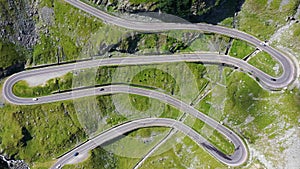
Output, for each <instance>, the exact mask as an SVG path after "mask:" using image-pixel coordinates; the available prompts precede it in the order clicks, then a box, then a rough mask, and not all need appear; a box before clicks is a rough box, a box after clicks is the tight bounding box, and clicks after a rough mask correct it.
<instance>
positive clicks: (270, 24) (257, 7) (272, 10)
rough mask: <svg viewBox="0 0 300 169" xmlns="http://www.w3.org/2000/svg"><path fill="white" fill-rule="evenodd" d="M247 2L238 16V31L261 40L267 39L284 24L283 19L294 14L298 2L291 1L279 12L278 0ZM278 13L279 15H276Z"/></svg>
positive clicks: (249, 0)
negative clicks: (269, 2)
mask: <svg viewBox="0 0 300 169" xmlns="http://www.w3.org/2000/svg"><path fill="white" fill-rule="evenodd" d="M267 2H268V0H247V1H245V3H244V5H243V7H242V10H241V12H240V13H239V15H238V25H239V29H240V30H242V31H245V32H247V33H250V34H252V35H254V36H256V37H257V38H259V39H261V40H267V39H269V38H270V37H271V36H272V34H273V33H274V32H275V31H276V30H277V29H279V28H280V27H281V26H283V25H284V24H286V21H285V19H286V18H287V17H288V16H292V15H293V14H295V12H296V9H297V6H298V5H299V1H298V0H291V1H289V3H288V4H287V5H284V6H283V7H282V9H281V10H280V8H279V7H280V3H281V1H280V0H274V1H271V4H270V6H268V3H267ZM278 13H280V15H278Z"/></svg>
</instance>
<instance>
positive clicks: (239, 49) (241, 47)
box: [229, 40, 255, 59]
mask: <svg viewBox="0 0 300 169" xmlns="http://www.w3.org/2000/svg"><path fill="white" fill-rule="evenodd" d="M254 50H255V48H254V47H253V46H251V45H250V44H248V43H247V42H244V41H241V40H234V41H233V44H232V46H231V48H230V52H229V55H230V56H233V57H237V58H240V59H243V58H245V57H246V56H248V55H249V54H251V53H252V52H253V51H254Z"/></svg>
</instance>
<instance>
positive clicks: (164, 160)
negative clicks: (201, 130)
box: [141, 132, 225, 169]
mask: <svg viewBox="0 0 300 169" xmlns="http://www.w3.org/2000/svg"><path fill="white" fill-rule="evenodd" d="M189 167H192V168H208V167H210V168H225V166H224V165H223V164H221V163H220V162H219V161H217V160H216V159H215V158H213V157H212V156H211V155H209V154H208V153H207V152H206V151H205V150H204V149H203V148H201V147H199V145H197V144H196V143H195V142H194V141H193V140H191V139H190V138H189V137H186V136H185V135H184V134H183V133H180V132H178V133H176V134H174V135H173V136H172V137H171V138H170V139H169V140H168V141H167V142H166V143H165V144H163V145H162V146H161V147H160V148H159V149H157V150H156V151H155V152H154V154H153V155H152V156H151V157H149V158H148V159H147V160H146V161H145V162H144V163H143V165H142V167H141V168H157V169H163V168H179V169H184V168H189Z"/></svg>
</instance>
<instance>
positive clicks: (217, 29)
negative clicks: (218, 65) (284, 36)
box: [65, 0, 296, 89]
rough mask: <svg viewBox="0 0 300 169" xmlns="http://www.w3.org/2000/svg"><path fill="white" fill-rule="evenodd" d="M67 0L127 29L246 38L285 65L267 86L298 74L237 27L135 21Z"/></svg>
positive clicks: (280, 84) (281, 57)
mask: <svg viewBox="0 0 300 169" xmlns="http://www.w3.org/2000/svg"><path fill="white" fill-rule="evenodd" d="M65 1H66V2H68V3H69V4H71V5H73V6H75V7H77V8H79V9H81V10H83V11H85V12H87V13H90V14H91V15H94V16H95V17H97V18H99V19H101V20H103V21H105V22H106V23H110V24H114V25H117V26H120V27H124V28H127V29H133V30H137V31H141V32H161V31H167V30H198V31H203V32H210V33H217V34H222V35H227V36H229V37H234V38H237V39H241V40H244V41H246V42H248V43H251V44H253V45H254V46H257V47H258V48H259V49H261V50H263V51H265V52H267V53H268V54H270V55H271V56H272V57H273V58H274V59H276V60H277V61H278V62H279V63H281V65H282V67H283V74H282V75H281V76H280V77H278V78H272V79H270V78H269V79H264V83H265V85H266V86H273V85H274V84H275V87H276V89H277V88H283V87H285V86H287V85H288V84H290V83H291V82H292V81H293V80H294V78H295V75H296V67H295V65H294V63H293V62H292V61H291V60H290V59H289V58H288V57H287V56H285V55H283V54H282V53H280V52H279V51H277V50H276V49H274V48H272V47H270V46H268V45H266V44H265V43H263V42H262V41H260V40H259V39H257V38H255V37H253V36H251V35H249V34H246V33H244V32H241V31H238V30H236V29H230V28H226V27H222V26H217V25H210V24H187V23H144V22H135V21H129V20H125V19H122V18H118V17H115V16H112V15H109V14H107V13H105V12H103V11H101V10H98V9H96V8H94V7H92V6H89V5H87V4H85V3H83V2H81V1H78V0H65ZM260 80H262V79H260ZM274 81H275V82H274Z"/></svg>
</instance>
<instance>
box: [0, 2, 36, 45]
mask: <svg viewBox="0 0 300 169" xmlns="http://www.w3.org/2000/svg"><path fill="white" fill-rule="evenodd" d="M36 12H37V11H36V10H35V9H34V8H33V7H32V6H31V3H30V2H29V0H0V18H1V19H0V29H1V31H0V38H1V39H3V40H5V41H9V42H11V43H13V44H16V45H20V46H24V47H26V48H27V49H30V48H31V47H32V46H33V45H34V44H35V41H36V37H37V35H36V32H35V22H34V19H33V16H34V14H36Z"/></svg>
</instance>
